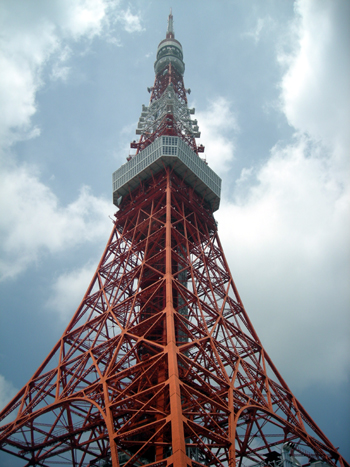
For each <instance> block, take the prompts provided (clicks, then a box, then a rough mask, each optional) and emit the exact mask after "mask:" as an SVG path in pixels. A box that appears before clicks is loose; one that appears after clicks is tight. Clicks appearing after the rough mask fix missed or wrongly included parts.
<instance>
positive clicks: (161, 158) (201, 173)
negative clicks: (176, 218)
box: [113, 136, 221, 212]
mask: <svg viewBox="0 0 350 467" xmlns="http://www.w3.org/2000/svg"><path fill="white" fill-rule="evenodd" d="M169 165H171V166H172V168H173V170H174V172H176V173H177V174H178V175H179V176H180V177H182V178H183V179H184V180H185V181H186V183H188V184H189V185H190V186H192V187H193V188H194V189H195V191H196V192H197V193H198V194H199V195H200V196H202V198H204V199H205V200H206V201H207V202H208V203H209V204H210V205H211V207H212V210H213V212H214V211H216V210H217V209H219V204H220V193H221V178H220V177H219V176H218V175H216V173H215V172H214V171H213V170H212V169H211V168H210V167H208V165H207V164H206V163H205V162H204V161H203V160H202V159H201V158H200V157H199V156H198V155H197V154H196V153H195V152H194V151H192V149H190V147H189V146H188V145H187V144H186V143H185V142H184V141H183V140H182V138H180V137H178V136H160V137H159V138H157V139H156V140H155V141H154V142H153V143H152V144H150V145H149V146H147V148H145V149H144V150H143V151H140V152H139V153H138V154H137V155H136V156H135V157H133V158H132V159H131V160H130V161H129V162H127V163H126V164H124V165H122V166H121V167H120V168H119V169H118V170H116V171H115V172H114V173H113V203H114V204H115V205H116V206H117V205H118V200H119V198H120V197H122V196H125V195H126V194H128V193H129V192H131V191H133V190H134V189H135V188H137V187H138V185H139V184H140V181H141V180H146V179H147V178H149V177H151V176H152V174H155V173H157V172H159V171H160V170H161V169H164V167H166V166H169Z"/></svg>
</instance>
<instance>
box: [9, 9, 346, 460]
mask: <svg viewBox="0 0 350 467" xmlns="http://www.w3.org/2000/svg"><path fill="white" fill-rule="evenodd" d="M154 69H155V74H156V77H155V82H154V86H153V87H152V88H150V89H149V91H150V92H151V98H150V103H149V105H148V107H146V106H143V107H142V113H141V117H140V120H139V124H138V129H137V131H136V133H137V134H139V135H140V139H139V141H138V142H136V141H134V142H133V143H131V147H132V148H134V149H136V154H135V155H134V156H131V157H129V158H128V162H127V163H126V164H124V165H123V166H122V167H120V168H119V169H118V170H117V171H116V172H115V173H114V174H113V200H114V203H115V204H116V206H118V211H117V213H116V215H115V222H114V226H113V230H112V233H111V236H110V238H109V240H108V243H107V246H106V248H105V251H104V253H103V255H102V258H101V261H100V263H99V264H98V267H97V270H96V273H95V275H94V276H93V279H92V281H91V283H90V285H89V287H88V290H87V292H86V294H85V296H84V298H83V300H82V302H81V304H80V306H79V308H78V309H77V311H76V313H75V315H74V316H73V318H72V320H71V322H70V323H69V325H68V327H67V329H66V330H65V331H64V333H63V335H62V337H61V339H60V340H59V341H58V342H57V344H56V345H55V346H54V348H53V349H52V351H51V352H50V354H49V355H48V357H47V358H46V359H45V360H44V362H43V363H42V365H41V366H40V367H39V368H38V370H37V371H36V372H35V373H34V375H33V377H32V378H31V379H30V381H29V382H28V383H27V384H26V385H25V386H24V387H23V389H21V391H20V392H19V393H18V394H17V396H16V397H15V398H14V399H13V400H12V401H11V402H10V403H9V404H8V405H7V407H6V408H5V409H4V410H3V411H2V413H1V418H0V419H1V420H4V419H6V420H7V423H6V424H5V425H3V426H2V427H1V429H0V448H1V449H2V450H3V451H6V452H8V453H12V454H14V455H15V456H17V457H19V458H20V459H22V460H23V465H25V466H43V467H47V466H56V465H62V466H63V465H71V466H73V467H83V466H84V467H93V466H113V467H119V466H125V467H138V466H144V465H147V466H153V467H165V466H168V467H170V466H173V467H186V466H192V467H203V466H221V467H224V466H229V467H234V466H236V465H237V466H254V465H256V466H257V465H259V466H261V467H263V466H275V467H278V466H281V467H301V466H310V465H314V466H315V467H324V466H326V465H331V466H342V467H345V466H348V464H347V462H346V461H345V460H344V459H343V458H342V457H341V456H340V455H339V453H338V452H337V449H336V448H335V447H334V446H333V445H332V444H331V442H330V441H329V440H328V439H327V438H326V436H325V435H324V434H323V433H322V431H321V430H320V429H319V428H318V427H317V426H316V424H315V423H314V422H313V420H312V419H311V418H310V416H309V415H308V414H307V412H306V411H305V409H304V408H303V407H302V406H301V405H300V403H299V402H298V401H297V400H296V399H295V397H294V395H293V394H292V392H291V391H290V389H289V388H288V386H287V384H286V383H285V382H284V380H283V379H282V377H281V375H280V374H279V372H278V371H277V369H276V367H275V366H274V364H273V363H272V361H271V359H270V358H269V356H268V354H267V353H266V351H265V349H264V347H263V346H262V344H261V342H260V340H259V338H258V336H257V334H256V332H255V330H254V328H253V326H252V324H251V322H250V320H249V317H248V315H247V313H246V311H245V309H244V307H243V304H242V301H241V299H240V297H239V294H238V292H237V289H236V286H235V284H234V281H233V279H232V276H231V273H230V270H229V267H228V264H227V261H226V259H225V255H224V252H223V249H222V246H221V243H220V240H219V237H218V232H217V224H216V222H215V219H214V216H213V212H215V211H216V210H217V209H218V207H219V202H220V188H221V180H220V178H219V177H218V176H217V175H216V174H215V173H214V172H213V171H212V170H211V169H210V168H209V167H208V165H207V164H206V162H205V161H203V160H202V159H201V158H200V157H199V154H198V153H201V152H203V149H204V148H203V147H201V146H200V147H197V145H196V140H195V138H196V137H198V136H199V131H198V126H197V122H196V120H193V119H191V114H193V113H194V109H189V108H188V106H187V94H188V93H189V90H186V89H185V87H184V82H183V74H184V70H185V65H184V62H183V53H182V46H181V44H180V43H179V42H178V41H177V40H176V39H175V35H174V30H173V17H172V14H171V13H170V15H169V21H168V30H167V33H166V38H165V39H164V40H163V41H161V42H160V44H159V46H158V50H157V59H156V62H155V65H154ZM6 420H5V422H6ZM8 420H10V421H8Z"/></svg>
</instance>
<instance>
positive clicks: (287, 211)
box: [205, 0, 350, 387]
mask: <svg viewBox="0 0 350 467" xmlns="http://www.w3.org/2000/svg"><path fill="white" fill-rule="evenodd" d="M349 7H350V4H346V5H345V3H344V2H341V1H334V2H330V1H323V2H316V1H304V0H299V1H298V2H296V5H295V8H296V13H297V14H296V19H295V22H294V23H293V24H292V25H291V27H292V34H291V35H290V37H289V38H290V40H291V41H292V42H290V43H289V44H288V45H289V50H292V52H289V53H283V54H282V53H281V52H280V53H279V56H278V60H279V61H280V63H281V64H282V65H283V66H284V67H285V72H284V75H283V77H282V80H281V96H280V102H281V109H282V110H283V112H284V113H285V115H286V117H287V119H288V122H289V123H290V125H291V126H293V127H294V128H295V129H296V133H295V135H294V142H291V143H289V144H284V145H282V144H277V145H276V146H275V147H274V148H273V149H272V150H271V154H270V158H269V160H268V161H267V162H266V163H265V164H264V165H263V166H261V167H252V168H249V169H247V168H245V169H243V171H242V173H241V177H240V178H239V180H238V182H237V183H236V189H235V193H234V195H235V196H234V202H228V201H227V200H225V199H224V200H223V201H222V206H221V208H220V210H219V211H218V213H217V215H216V217H217V218H218V220H219V232H220V235H221V237H222V240H223V244H224V248H225V253H226V255H227V256H228V259H229V264H230V266H231V272H232V274H233V277H234V278H235V279H236V281H237V286H238V289H239V290H240V292H241V296H242V299H243V302H244V303H245V304H246V306H247V310H248V313H249V315H250V316H251V318H252V322H253V323H255V326H256V328H257V330H258V334H259V335H260V337H261V339H262V342H263V344H264V346H265V347H266V349H267V351H268V353H270V354H271V355H272V357H273V360H274V361H275V363H276V364H277V367H278V368H279V367H284V368H286V371H285V372H284V375H285V374H286V380H287V382H288V381H293V382H294V383H293V384H294V387H295V386H301V385H308V384H311V383H315V382H316V383H322V384H324V383H329V384H331V383H332V382H333V381H334V380H337V381H338V382H340V381H344V380H346V379H347V378H348V377H349V370H348V369H349V364H350V340H349V335H350V333H349V330H350V319H349V315H348V310H349V306H350V291H349V285H348V284H349V283H350V270H349V264H350V248H349V238H350V216H349V214H350V177H349V173H348V165H349V158H348V150H349V147H350V141H349V135H350V132H349V131H348V128H349V127H350V117H349V109H350V95H349V86H348V81H347V80H348V77H349V74H350V73H349V71H350V66H349V55H348V51H347V50H346V47H347V45H346V44H347V43H348V41H347V40H345V35H346V34H345V31H348V29H347V25H346V18H347V17H348V15H347V12H348V11H346V10H349V9H350V8H349ZM293 41H294V42H293ZM216 131H217V132H218V133H219V136H218V135H217V136H216V137H215V138H218V137H219V138H220V131H222V128H221V127H220V125H218V126H217V128H216ZM226 131H227V129H226ZM205 134H207V131H206V133H205ZM215 138H214V139H215ZM207 146H208V143H207ZM231 153H232V152H231ZM210 165H212V164H211V162H210ZM284 375H283V376H284ZM300 375H301V377H300Z"/></svg>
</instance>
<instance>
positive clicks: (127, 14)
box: [119, 8, 143, 33]
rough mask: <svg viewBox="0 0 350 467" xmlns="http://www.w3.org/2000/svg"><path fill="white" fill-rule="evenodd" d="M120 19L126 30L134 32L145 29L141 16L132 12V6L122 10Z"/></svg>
mask: <svg viewBox="0 0 350 467" xmlns="http://www.w3.org/2000/svg"><path fill="white" fill-rule="evenodd" d="M119 20H120V21H121V23H122V24H123V25H124V29H125V31H126V32H130V33H132V32H141V31H143V28H142V26H141V20H140V16H139V15H134V14H132V13H131V11H130V8H128V9H127V10H124V11H121V12H120V14H119Z"/></svg>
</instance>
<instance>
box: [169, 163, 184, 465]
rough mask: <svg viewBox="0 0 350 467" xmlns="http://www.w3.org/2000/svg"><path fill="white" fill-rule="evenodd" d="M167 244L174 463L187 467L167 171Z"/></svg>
mask: <svg viewBox="0 0 350 467" xmlns="http://www.w3.org/2000/svg"><path fill="white" fill-rule="evenodd" d="M165 228H166V233H165V235H166V240H165V241H166V243H165V255H166V257H165V261H166V265H165V280H166V328H167V352H168V371H169V395H170V416H171V436H172V451H173V453H172V454H173V455H172V461H173V464H174V466H176V467H186V465H187V456H186V443H185V433H184V427H183V419H182V407H181V391H180V383H179V370H178V365H177V352H178V348H177V346H176V332H175V319H174V307H173V284H172V261H171V186H170V174H169V169H168V170H167V188H166V225H165Z"/></svg>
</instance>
